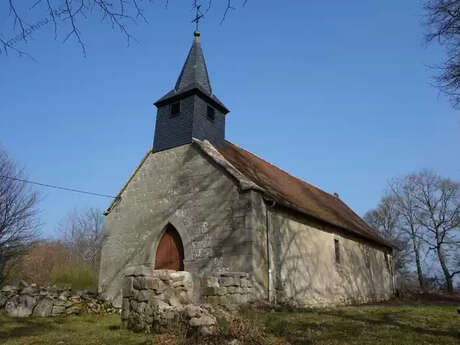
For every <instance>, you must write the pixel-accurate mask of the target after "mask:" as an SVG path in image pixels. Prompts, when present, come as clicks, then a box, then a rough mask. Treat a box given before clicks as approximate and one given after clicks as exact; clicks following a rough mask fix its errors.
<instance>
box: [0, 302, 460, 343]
mask: <svg viewBox="0 0 460 345" xmlns="http://www.w3.org/2000/svg"><path fill="white" fill-rule="evenodd" d="M457 309H458V307H456V306H452V305H420V306H417V305H415V306H414V305H376V306H353V307H339V308H329V309H309V310H299V311H293V312H292V311H276V312H260V311H259V312H254V311H249V310H246V311H245V312H244V316H243V317H242V319H239V320H238V322H236V323H228V322H226V323H224V324H222V322H220V331H219V332H218V335H217V336H216V337H215V338H214V339H211V338H208V339H200V338H196V337H195V338H191V339H185V338H184V337H183V336H181V335H180V334H172V333H174V332H172V333H171V334H163V335H147V334H141V333H133V332H131V331H128V330H124V329H121V328H120V324H121V322H120V316H119V315H82V316H72V317H67V318H27V319H13V318H9V317H7V316H5V315H1V314H0V344H2V345H3V344H5V345H38V344H40V345H42V344H43V345H77V344H78V345H80V344H84V345H105V344H107V345H117V344H123V345H156V344H170V345H185V344H225V343H226V342H227V341H229V340H232V339H234V338H237V339H238V340H239V344H241V345H243V344H251V345H257V344H260V345H269V344H271V345H286V344H292V345H343V344H348V345H351V344H354V345H367V344H369V345H370V344H372V345H384V344H385V345H388V344H390V345H391V344H395V345H424V344H443V345H458V344H460V315H459V314H458V313H457ZM179 333H180V332H179Z"/></svg>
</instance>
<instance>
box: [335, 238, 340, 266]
mask: <svg viewBox="0 0 460 345" xmlns="http://www.w3.org/2000/svg"><path fill="white" fill-rule="evenodd" d="M334 249H335V263H336V264H340V244H339V240H334Z"/></svg>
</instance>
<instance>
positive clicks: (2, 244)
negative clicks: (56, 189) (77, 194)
mask: <svg viewBox="0 0 460 345" xmlns="http://www.w3.org/2000/svg"><path fill="white" fill-rule="evenodd" d="M22 178H23V172H22V170H21V169H19V168H18V167H17V166H16V164H15V163H14V162H13V160H12V159H11V158H10V157H8V155H7V154H6V152H5V151H4V150H3V149H2V148H0V284H2V282H4V280H5V278H6V276H7V273H8V268H11V267H12V263H13V262H14V260H17V259H19V258H20V257H21V255H23V254H24V253H25V252H26V251H27V249H28V248H29V247H30V245H31V244H32V242H33V241H34V240H35V239H36V236H37V231H38V227H39V223H38V220H37V203H38V196H37V193H35V192H34V191H32V190H31V189H29V188H28V187H27V185H26V184H24V183H23V182H21V181H20V180H21V179H22Z"/></svg>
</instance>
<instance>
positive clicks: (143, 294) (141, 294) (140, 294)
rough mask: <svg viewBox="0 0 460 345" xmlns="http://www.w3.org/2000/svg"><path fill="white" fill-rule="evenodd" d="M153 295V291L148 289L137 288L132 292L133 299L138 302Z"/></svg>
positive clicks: (146, 299) (145, 300) (144, 300)
mask: <svg viewBox="0 0 460 345" xmlns="http://www.w3.org/2000/svg"><path fill="white" fill-rule="evenodd" d="M152 296H153V292H152V291H150V290H137V291H135V292H134V299H135V300H136V301H138V302H147V301H148V300H150V299H151V298H152Z"/></svg>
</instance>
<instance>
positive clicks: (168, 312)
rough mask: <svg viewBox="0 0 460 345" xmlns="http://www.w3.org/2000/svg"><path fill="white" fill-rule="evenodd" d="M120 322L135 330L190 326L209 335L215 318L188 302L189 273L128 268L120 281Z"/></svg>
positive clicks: (213, 327) (162, 329)
mask: <svg viewBox="0 0 460 345" xmlns="http://www.w3.org/2000/svg"><path fill="white" fill-rule="evenodd" d="M122 295H123V302H122V313H121V318H122V324H123V326H124V327H125V328H128V329H132V330H134V331H137V332H147V333H150V332H152V331H155V332H161V331H164V330H167V329H168V327H171V326H173V327H175V328H177V327H178V326H179V325H180V326H182V327H187V328H193V329H195V330H197V331H199V332H200V333H202V334H212V333H213V331H214V329H215V325H216V318H215V317H214V316H213V315H211V313H210V312H209V311H208V310H207V309H206V308H204V307H201V306H196V305H193V304H191V302H192V298H193V280H192V275H191V274H190V273H189V272H184V271H172V270H153V268H152V267H147V266H135V267H129V268H128V269H127V270H126V272H125V278H124V280H123V291H122Z"/></svg>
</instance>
